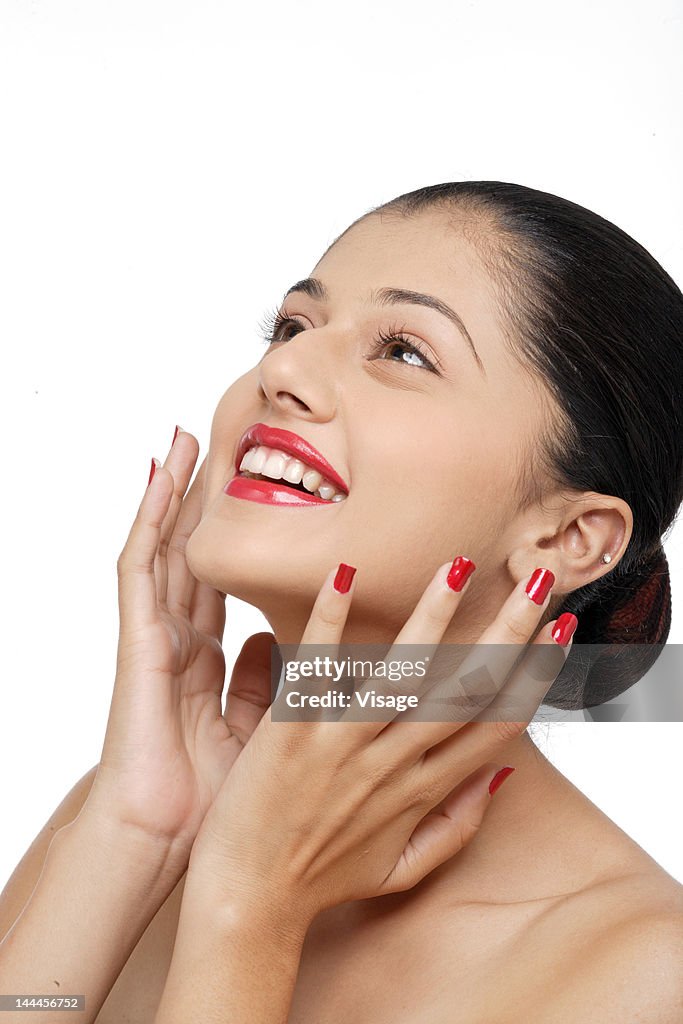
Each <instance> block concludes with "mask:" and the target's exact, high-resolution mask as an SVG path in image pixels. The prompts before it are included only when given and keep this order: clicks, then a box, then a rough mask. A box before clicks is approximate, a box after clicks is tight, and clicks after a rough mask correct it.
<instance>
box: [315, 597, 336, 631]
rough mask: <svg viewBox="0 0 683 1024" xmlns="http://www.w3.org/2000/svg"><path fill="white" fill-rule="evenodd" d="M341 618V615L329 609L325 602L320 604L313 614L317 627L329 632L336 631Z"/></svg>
mask: <svg viewBox="0 0 683 1024" xmlns="http://www.w3.org/2000/svg"><path fill="white" fill-rule="evenodd" d="M341 618H342V616H341V614H340V613H339V612H337V611H335V610H334V609H333V608H330V606H329V605H328V604H326V603H325V602H322V603H321V605H320V607H319V608H318V609H317V610H316V614H315V621H316V623H317V625H319V626H322V627H323V628H324V629H329V630H332V629H338V628H339V624H340V622H341Z"/></svg>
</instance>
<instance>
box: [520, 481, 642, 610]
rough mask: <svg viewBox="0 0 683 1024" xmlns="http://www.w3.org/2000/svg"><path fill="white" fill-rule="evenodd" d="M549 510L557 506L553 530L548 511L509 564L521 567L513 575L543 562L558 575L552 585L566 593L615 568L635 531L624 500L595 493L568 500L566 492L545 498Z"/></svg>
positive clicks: (522, 574) (630, 513)
mask: <svg viewBox="0 0 683 1024" xmlns="http://www.w3.org/2000/svg"><path fill="white" fill-rule="evenodd" d="M547 508H552V509H553V510H554V512H553V515H554V517H555V520H556V522H555V528H554V530H553V529H552V527H549V523H548V516H547V514H546V515H545V516H544V519H543V521H542V522H538V521H536V522H535V531H534V530H533V529H532V530H531V532H530V534H527V539H528V540H530V543H529V544H528V545H527V546H520V548H519V549H518V550H517V551H516V552H515V555H514V559H511V568H512V567H513V564H514V566H515V568H517V567H518V568H519V569H520V575H519V576H515V578H517V579H521V578H522V576H524V575H530V574H531V573H532V572H533V570H534V568H535V567H536V566H544V567H546V568H548V569H550V570H552V572H553V573H554V574H555V581H556V582H555V586H554V589H555V591H556V593H558V594H562V593H569V592H570V591H572V590H577V589H578V588H579V587H585V586H586V584H588V583H591V582H592V581H593V580H596V579H599V577H600V576H603V575H605V573H608V572H611V571H612V570H613V569H614V567H615V565H616V564H617V562H618V561H619V559H620V558H621V557H622V555H623V554H624V551H625V550H626V548H627V547H628V543H629V541H630V539H631V534H632V533H633V513H632V512H631V508H630V506H629V504H628V503H627V502H626V501H624V500H623V498H617V497H616V496H615V495H607V494H598V493H596V492H595V491H584V492H582V493H580V494H579V495H575V496H571V497H569V498H568V497H567V495H566V493H564V494H563V495H559V494H558V495H556V496H553V498H552V499H548V501H547V502H546V501H545V500H544V511H545V510H547ZM534 533H535V536H534ZM605 554H608V555H610V556H611V557H610V561H609V562H608V563H606V562H604V561H603V559H602V556H603V555H605Z"/></svg>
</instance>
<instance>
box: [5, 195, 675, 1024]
mask: <svg viewBox="0 0 683 1024" xmlns="http://www.w3.org/2000/svg"><path fill="white" fill-rule="evenodd" d="M682 325H683V296H682V295H681V292H680V290H679V288H678V287H677V286H676V284H675V283H674V282H673V281H672V279H671V278H670V277H669V275H668V274H667V273H666V272H665V271H664V270H663V268H662V267H661V266H659V264H658V263H657V262H656V261H655V260H654V259H653V257H652V256H651V255H650V254H649V253H648V252H647V251H646V250H645V249H643V247H642V246H640V245H639V244H638V243H637V242H636V241H634V240H633V239H632V238H630V237H629V236H628V235H627V234H626V233H625V232H623V231H621V230H620V229H619V228H617V227H615V226H614V225H613V224H611V223H609V222H608V221H606V220H604V219H603V218H601V217H599V216H598V215H597V214H595V213H592V212H591V211H589V210H586V209H585V208H583V207H580V206H578V205H576V204H574V203H572V202H570V201H568V200H566V199H562V198H559V197H557V196H554V195H551V194H549V193H545V192H540V191H537V190H534V189H530V188H525V187H524V186H522V185H516V184H512V183H507V182H497V181H492V182H491V181H481V182H453V183H444V184H439V185H434V186H429V187H425V188H423V189H419V190H417V191H415V192H412V193H408V194H406V195H403V196H399V197H397V198H396V199H394V200H392V201H390V202H389V203H386V204H384V205H383V206H381V207H378V208H376V209H374V210H371V211H370V212H369V213H367V214H365V215H364V216H362V217H361V218H359V219H358V220H357V221H355V222H354V223H353V224H352V225H351V226H350V227H349V228H348V229H347V230H346V231H344V233H343V234H342V235H340V236H339V237H338V238H337V239H336V240H335V241H334V242H333V244H332V245H331V246H330V247H329V248H328V249H327V251H326V252H325V253H324V254H323V256H322V257H321V259H320V260H319V261H318V263H317V264H316V266H315V267H314V268H313V269H312V271H311V273H310V276H308V277H306V278H304V279H303V280H300V281H298V282H297V283H296V284H295V285H293V286H292V287H291V288H289V289H288V291H287V292H286V294H285V296H284V298H283V300H282V302H281V303H280V305H279V306H278V308H277V309H276V310H275V311H274V313H273V314H272V315H271V316H270V318H269V319H268V320H267V321H266V323H265V324H264V327H263V330H264V333H265V336H266V341H267V348H266V350H265V352H264V353H263V355H262V357H261V358H260V360H259V361H258V363H257V364H256V365H255V366H254V367H253V368H252V369H250V370H249V371H248V372H247V373H245V374H244V375H243V376H241V377H240V378H238V379H237V380H236V381H234V382H232V383H231V384H230V386H229V387H228V389H227V390H226V392H225V394H224V395H223V396H222V398H221V400H220V402H219V403H218V407H217V409H216V411H215V414H214V417H213V421H212V425H211V437H210V444H209V449H208V454H207V457H206V459H205V461H204V462H203V463H202V465H201V467H200V469H199V472H198V473H197V475H196V477H195V480H194V482H193V484H192V486H191V487H190V489H189V491H188V490H187V489H188V486H189V482H190V479H191V477H192V473H193V470H194V467H195V465H196V462H197V458H198V454H199V444H198V442H197V440H196V439H195V437H194V436H193V435H192V434H191V433H189V432H187V431H181V432H179V433H178V434H177V437H175V438H174V443H173V445H172V447H171V450H170V452H169V454H168V456H167V458H166V460H165V462H164V464H163V467H162V466H161V465H159V466H158V468H156V469H155V471H154V472H153V474H152V476H151V478H150V484H149V486H148V488H147V491H146V492H145V495H144V497H143V499H142V502H141V504H140V508H139V510H138V514H137V516H136V519H135V522H134V523H133V526H132V528H131V532H130V536H129V538H128V541H127V543H126V545H125V547H124V549H123V551H122V553H121V557H120V559H119V566H118V568H119V607H120V615H121V629H120V638H119V660H118V665H117V677H116V682H115V686H114V694H113V697H112V705H111V710H110V717H109V721H108V724H107V732H106V736H105V741H104V745H103V750H102V757H101V760H100V764H99V766H98V770H97V773H96V775H95V778H94V782H93V783H92V788H91V789H90V790H89V792H88V793H87V794H84V797H83V801H82V810H81V813H80V814H78V817H77V818H76V819H75V820H72V819H69V820H68V821H67V822H62V823H61V824H62V827H61V828H60V829H59V830H58V831H57V834H56V835H55V837H54V839H53V841H52V842H51V843H50V846H49V850H48V853H47V857H46V860H45V865H44V868H43V870H42V873H41V874H40V878H39V880H38V881H37V884H36V877H34V878H33V879H32V885H29V884H28V883H27V885H26V897H25V899H26V907H25V909H24V912H23V914H21V916H20V917H19V919H18V920H17V921H16V923H15V924H14V927H12V922H13V921H14V917H15V916H16V915H14V916H13V917H12V920H8V928H10V929H11V930H10V931H9V934H8V935H7V937H6V938H5V940H4V941H3V943H2V945H1V946H0V989H3V988H4V990H5V991H19V990H22V989H23V990H27V991H28V990H31V991H35V992H38V991H44V992H45V991H52V988H51V986H52V985H53V984H54V983H55V982H54V979H55V977H56V978H57V979H58V980H59V985H60V988H61V991H62V992H64V991H69V992H85V993H86V1008H85V1011H83V1010H79V1011H78V1013H79V1016H78V1018H77V1017H76V1015H75V1012H73V1013H72V1016H71V1017H69V1012H70V1011H63V1012H64V1013H65V1016H64V1021H65V1022H68V1021H69V1020H71V1019H73V1020H76V1019H78V1020H79V1021H80V1022H81V1024H83V1022H84V1021H94V1020H97V1021H98V1022H99V1024H109V1022H110V1021H111V1022H113V1021H115V1020H116V1021H120V1020H121V1019H129V1020H135V1021H137V1022H139V1024H152V1022H155V1024H172V1022H175V1021H183V1022H185V1021H187V1020H216V1019H222V1015H226V1014H227V1017H229V1019H230V1020H231V1021H233V1022H235V1024H240V1022H247V1021H249V1022H250V1024H251V1022H253V1021H254V1020H258V1021H259V1022H262V1024H268V1022H273V1024H275V1022H284V1021H290V1022H292V1024H295V1022H296V1024H308V1022H313V1021H315V1022H317V1024H320V1022H323V1021H335V1022H340V1021H354V1022H355V1024H363V1022H368V1024H370V1022H372V1024H377V1022H379V1021H385V1020H391V1021H392V1022H393V1024H401V1022H403V1024H413V1022H424V1021H429V1022H430V1024H448V1022H452V1021H453V1020H454V1013H453V1007H454V1006H455V1007H457V1019H458V1021H459V1022H463V1024H468V1022H471V1024H479V1022H481V1021H493V1020H495V1021H496V1022H499V1024H513V1022H514V1024H526V1022H527V1021H529V1020H533V1021H535V1022H538V1024H565V1022H566V1024H569V1022H572V1024H575V1022H577V1021H589V1020H590V1021H593V1020H596V1019H598V1018H599V1020H600V1021H601V1024H611V1022H615V1024H616V1022H618V1024H624V1022H625V1021H635V1020H636V1019H643V1020H645V1019H646V1020H648V1021H651V1022H662V1024H664V1022H666V1021H672V1020H674V1019H676V1015H677V1014H678V1013H679V1011H680V1008H681V1004H682V1000H683V972H682V970H681V963H682V962H683V888H682V887H681V886H680V885H679V884H678V883H677V882H676V881H674V879H672V878H671V877H670V876H669V875H667V874H666V872H664V871H663V870H662V869H661V868H660V867H659V865H658V864H656V863H655V861H653V860H652V859H651V858H650V857H649V856H648V855H647V854H646V853H645V852H644V851H643V850H642V849H640V847H638V846H637V845H636V844H635V843H634V842H633V841H632V840H631V839H629V837H627V836H626V835H625V834H624V833H623V832H622V831H621V830H620V829H619V828H617V826H616V825H615V824H614V823H613V822H611V821H610V820H609V819H608V818H607V817H605V815H604V814H602V813H601V812H600V811H599V810H598V809H597V808H596V807H595V806H594V805H593V804H592V803H591V802H590V801H589V800H588V799H587V798H586V797H585V796H584V795H583V794H582V793H580V792H579V791H578V790H577V789H576V788H575V787H574V786H572V785H571V784H570V783H569V782H568V780H567V779H565V778H564V777H563V776H562V775H561V774H560V773H559V772H558V771H557V770H556V769H555V768H554V767H553V766H552V765H551V764H550V763H549V762H548V761H547V760H546V758H545V757H543V756H542V754H541V753H540V751H539V750H538V749H537V748H536V747H535V745H534V744H533V743H532V741H531V739H530V737H529V735H528V733H527V731H526V727H527V726H528V724H529V721H530V720H531V718H532V717H533V714H534V711H535V710H536V709H538V707H539V705H540V704H541V703H542V702H545V703H549V704H554V705H555V706H557V707H571V708H583V707H587V706H591V705H592V704H595V703H599V702H600V701H603V700H606V699H608V697H610V696H613V695H614V694H615V693H620V692H621V691H622V690H624V689H626V688H627V687H628V686H630V685H632V683H633V682H634V680H635V678H638V677H640V676H642V675H644V673H645V672H646V670H647V668H648V667H649V665H650V664H652V662H653V661H654V659H655V658H656V656H657V654H658V653H659V652H660V650H661V646H662V644H663V643H664V642H665V641H666V638H667V635H668V629H669V622H670V606H671V597H670V581H669V575H668V566H667V563H666V558H665V556H664V551H663V547H662V537H663V535H664V534H665V533H666V531H667V530H668V529H669V527H670V526H671V524H672V523H673V521H674V519H675V516H676V513H677V511H678V509H679V506H680V504H681V501H682V500H683V473H682V466H683V459H682V457H681V456H682V439H683V438H682V431H681V391H680V389H681V380H683V352H682V348H681V344H680V337H681V327H682ZM186 491H187V494H186ZM323 510H324V511H323ZM226 594H231V595H234V596H235V597H237V598H240V599H242V600H244V601H247V602H248V603H250V604H253V605H254V606H256V607H257V608H258V609H260V610H261V611H262V613H263V614H264V615H265V617H266V619H267V621H268V623H269V624H270V626H271V629H272V634H271V633H260V634H256V635H255V636H252V637H249V638H248V639H247V640H246V642H245V644H244V647H243V649H242V652H241V654H240V656H239V658H238V659H237V661H236V663H235V665H234V668H233V671H232V677H231V681H230V686H229V690H228V696H227V702H226V708H225V711H224V712H223V710H222V707H221V698H222V693H223V685H224V670H225V663H224V659H223V657H222V648H221V641H222V638H223V632H224V626H225V608H224V598H225V595H226ZM575 641H579V642H580V643H581V644H583V645H584V648H585V647H586V646H589V645H595V647H596V649H598V653H599V655H600V656H599V657H596V658H595V659H590V658H589V659H572V657H571V653H572V647H573V645H574V642H575ZM342 643H343V644H344V646H346V645H356V644H365V643H372V644H377V645H380V646H382V647H383V648H384V647H388V648H389V653H388V655H387V658H388V660H390V661H391V663H392V664H393V663H394V661H398V659H399V655H400V654H401V650H402V645H404V644H408V645H414V644H420V645H422V644H427V645H428V646H429V647H430V648H434V649H440V648H441V645H449V644H457V645H464V647H465V648H467V649H468V650H467V652H466V656H465V657H464V660H463V662H462V664H459V665H458V670H457V680H458V681H459V682H461V683H462V682H463V681H464V680H472V679H482V678H484V679H485V681H486V684H487V686H488V688H489V690H490V692H488V691H487V692H486V694H483V692H482V689H481V687H479V688H478V690H477V693H476V694H475V693H474V692H473V691H472V690H471V689H467V690H466V691H465V696H466V697H467V700H466V701H464V702H463V703H462V705H461V707H460V712H459V714H458V715H456V716H455V717H454V716H453V715H452V714H445V713H444V714H443V715H442V716H436V717H438V718H439V719H440V720H437V721H434V720H432V719H427V720H416V719H415V718H414V717H413V714H414V712H415V711H416V710H417V705H416V704H415V703H414V702H413V704H412V705H408V703H407V702H405V703H403V704H402V705H401V702H400V701H399V700H397V699H393V700H390V699H388V695H387V690H386V689H383V687H382V686H381V685H378V680H372V685H370V684H369V683H368V684H367V686H366V687H365V688H359V689H358V690H355V689H354V690H353V693H355V694H356V695H357V696H356V699H355V701H354V700H353V699H352V696H353V694H352V695H351V696H349V695H348V694H346V693H344V692H342V690H341V689H340V690H339V691H338V699H337V700H336V701H335V702H333V701H332V699H331V698H330V700H328V702H327V706H328V707H332V706H334V707H336V708H338V709H340V710H341V716H340V718H339V720H337V721H329V720H328V719H325V718H321V719H317V720H313V721H311V720H308V721H296V720H295V721H292V720H289V721H283V720H281V719H280V720H278V715H277V711H278V702H281V701H285V702H286V700H287V694H286V693H285V692H284V691H283V692H282V693H281V694H279V695H278V696H277V697H276V698H275V699H274V700H273V699H272V693H271V659H272V658H273V657H275V655H276V653H277V651H276V648H277V646H278V645H289V644H294V645H295V646H296V647H297V650H298V649H299V648H301V649H302V653H303V655H304V660H305V657H306V655H307V654H308V655H310V650H308V646H309V645H312V649H313V650H314V651H315V652H316V653H317V652H318V646H319V645H323V646H324V647H325V648H326V652H325V653H329V647H330V646H331V647H332V649H333V651H336V650H337V648H338V647H339V645H340V644H342ZM627 645H635V646H637V647H639V648H640V649H642V651H643V655H642V658H641V659H640V660H638V659H631V660H630V661H629V662H628V666H629V668H628V671H625V670H624V668H623V662H622V661H620V660H619V659H614V658H611V657H610V652H611V651H613V650H614V649H617V648H619V647H623V646H627ZM297 660H302V659H297ZM539 665H541V666H542V671H540V672H539V671H538V670H537V669H538V666H539ZM378 676H379V673H378ZM385 683H386V685H387V686H390V687H391V689H390V691H389V697H390V696H392V695H393V697H394V698H396V695H401V696H403V692H402V691H401V685H402V684H398V683H397V682H396V681H395V680H393V679H392V680H391V681H390V682H387V681H386V680H385ZM423 685H424V684H423V682H422V681H421V680H418V681H417V687H416V690H417V700H418V702H422V700H423V697H424V695H425V692H426V691H425V690H424V689H423ZM297 686H298V687H299V690H297V693H299V692H300V693H302V694H303V695H304V696H308V695H310V690H308V689H305V688H304V687H303V686H301V681H300V680H299V681H298V682H297ZM330 692H332V691H330ZM334 692H335V693H337V691H334ZM408 692H413V691H412V690H411V691H408V690H407V689H406V690H405V693H406V694H407V693H408ZM358 694H365V695H366V696H365V697H363V698H362V699H361V697H360V696H358ZM520 695H521V696H523V697H524V704H523V707H524V711H523V713H522V712H521V711H520V710H519V709H520V707H521V706H522V705H520V702H519V697H520ZM347 697H348V703H346V700H347ZM515 702H516V703H515ZM302 703H303V704H306V705H308V706H313V705H314V706H316V707H318V706H320V707H325V706H326V705H325V704H324V703H323V702H319V704H316V702H315V701H313V702H312V701H311V700H304V701H302ZM352 704H353V705H354V711H355V712H356V713H355V717H353V716H351V705H352ZM290 706H291V705H290ZM404 708H405V710H404ZM511 708H513V709H514V710H515V712H516V713H515V714H512V713H511V711H510V709H511ZM373 709H377V710H379V709H382V712H383V713H382V714H380V715H376V714H373V713H372V712H373ZM361 712H362V713H361ZM510 777H512V781H510V782H508V784H507V786H505V788H504V789H503V790H502V791H501V790H500V787H501V783H502V782H503V781H505V780H506V779H509V778H510ZM494 794H495V797H494V798H493V799H492V797H493V796H494ZM112 851H113V854H112ZM530 851H533V856H530ZM586 851H590V856H586ZM76 886H77V887H78V891H79V896H80V899H81V901H86V902H87V905H88V907H89V909H90V913H89V914H88V915H86V916H84V915H79V914H78V913H77V908H76V909H74V906H73V901H72V900H71V902H70V897H71V896H72V895H73V892H74V889H75V887H76ZM17 902H18V901H16V900H15V901H14V902H13V903H12V905H13V906H14V907H16V906H17ZM103 922H105V924H103ZM148 926H149V927H148ZM56 928H58V929H59V931H60V935H61V937H62V941H61V942H60V947H59V951H56V950H55V949H54V948H53V946H52V940H51V936H52V935H53V934H54V933H55V930H56ZM143 932H144V936H143ZM93 948H96V949H97V951H98V955H97V956H95V957H93V956H92V955H87V954H88V953H89V952H91V951H92V949H93ZM323 979H332V981H331V982H330V983H329V984H323V983H322V980H323ZM227 1006H229V1010H227V1009H226V1007H227ZM597 1006H599V1011H596V1007H597ZM227 1017H226V1019H227ZM31 1019H32V1018H31V1016H30V1013H29V1015H28V1017H27V1018H26V1024H29V1022H30V1020H31ZM36 1019H38V1018H36Z"/></svg>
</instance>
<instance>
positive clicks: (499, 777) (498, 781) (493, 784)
mask: <svg viewBox="0 0 683 1024" xmlns="http://www.w3.org/2000/svg"><path fill="white" fill-rule="evenodd" d="M514 770H515V769H514V768H512V767H511V766H510V765H509V764H508V765H506V766H505V768H501V769H500V771H498V772H496V774H495V775H494V776H493V778H492V779H491V781H490V782H489V794H490V795H491V796H493V794H494V793H495V792H496V790H497V789H498V788H499V786H502V785H503V783H504V782H505V780H506V779H507V778H508V776H510V775H512V773H513V772H514Z"/></svg>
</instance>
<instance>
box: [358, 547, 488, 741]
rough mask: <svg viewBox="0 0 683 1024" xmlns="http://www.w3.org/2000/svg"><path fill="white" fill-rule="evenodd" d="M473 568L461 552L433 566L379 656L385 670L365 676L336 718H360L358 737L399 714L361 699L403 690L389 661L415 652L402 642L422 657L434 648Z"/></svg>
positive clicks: (375, 730) (374, 731)
mask: <svg viewBox="0 0 683 1024" xmlns="http://www.w3.org/2000/svg"><path fill="white" fill-rule="evenodd" d="M475 569H476V566H475V564H474V562H472V561H471V560H470V559H469V558H465V556H463V555H458V556H457V558H455V559H453V561H451V562H446V563H444V564H443V565H441V566H439V568H438V569H437V570H436V572H435V573H434V576H433V577H432V579H431V581H430V582H429V584H428V585H427V587H426V589H425V590H424V592H423V593H422V596H421V597H420V599H419V601H418V603H417V604H416V606H415V608H414V610H413V613H412V615H411V616H410V618H409V619H408V621H407V622H406V623H405V625H404V626H403V629H402V630H401V631H400V633H399V634H398V636H397V637H396V640H395V641H394V643H393V645H392V646H391V648H390V650H389V652H388V653H387V654H386V655H385V657H384V658H383V659H382V662H383V664H384V665H386V666H387V671H386V672H385V673H384V674H383V675H382V674H379V673H375V675H373V676H372V677H370V678H369V679H366V680H365V681H364V682H363V684H362V685H361V686H359V688H358V689H357V691H356V694H355V695H354V697H353V702H352V704H351V706H350V707H349V709H348V710H347V711H345V712H344V714H343V715H342V716H341V718H340V719H339V721H340V722H344V723H347V722H354V723H358V721H359V718H360V719H361V722H362V729H358V730H356V732H357V735H358V736H359V738H363V739H364V740H365V741H367V740H368V739H372V738H373V737H375V736H377V735H379V733H380V732H381V731H382V730H383V729H384V728H385V727H386V725H387V723H388V722H390V721H392V720H393V719H394V718H395V717H396V715H397V714H398V711H397V708H396V707H384V708H382V709H378V708H375V707H373V706H372V704H371V703H368V704H365V705H364V704H363V701H364V700H365V699H366V697H367V696H368V695H371V693H372V691H375V690H376V691H378V692H380V693H381V695H382V696H383V697H387V696H398V695H403V694H405V693H406V683H405V680H403V679H401V680H398V681H396V682H393V681H392V680H391V678H390V673H389V672H388V666H389V664H390V663H391V662H402V661H404V660H406V659H407V658H408V657H409V656H410V655H412V654H413V653H414V652H413V651H408V652H406V650H405V645H415V644H419V645H420V654H421V655H422V654H423V652H426V653H425V654H424V657H425V659H426V658H427V657H428V656H429V655H430V653H432V652H433V651H434V650H435V649H436V647H437V646H438V644H439V643H440V641H441V639H442V638H443V635H444V633H445V631H446V629H447V627H448V625H449V623H450V622H451V620H452V618H453V615H454V613H455V610H456V608H457V607H458V605H459V604H460V601H461V600H462V598H463V597H464V594H465V592H466V590H467V587H468V585H469V581H470V577H471V576H472V573H473V572H474V570H475ZM455 588H457V589H455ZM402 647H403V648H404V649H402ZM420 689H422V687H420ZM363 712H365V713H363Z"/></svg>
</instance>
